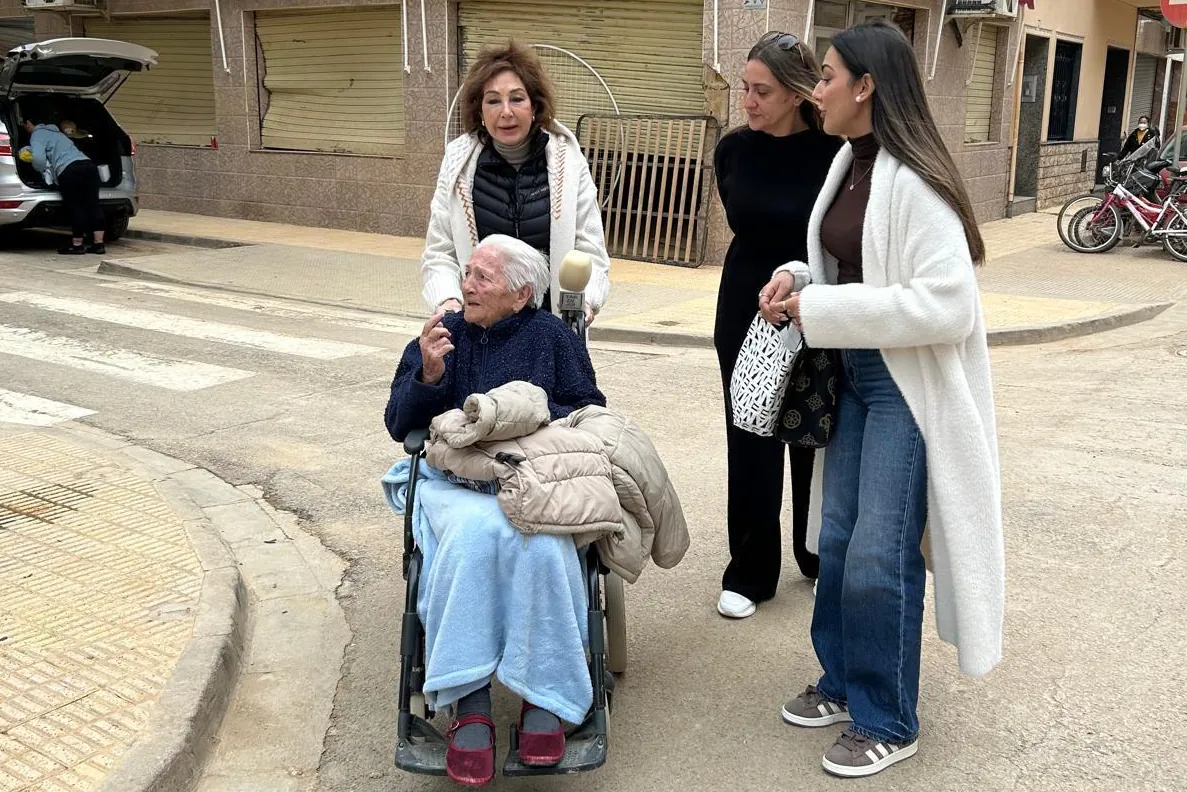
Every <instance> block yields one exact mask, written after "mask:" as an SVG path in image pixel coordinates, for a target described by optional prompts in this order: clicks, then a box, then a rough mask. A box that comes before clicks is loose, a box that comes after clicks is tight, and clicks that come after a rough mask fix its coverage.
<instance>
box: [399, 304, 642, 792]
mask: <svg viewBox="0 0 1187 792" xmlns="http://www.w3.org/2000/svg"><path fill="white" fill-rule="evenodd" d="M566 321H567V322H568V323H569V324H570V326H571V327H573V329H574V330H575V331H577V332H578V335H579V336H580V337H582V338H584V337H585V333H584V321H583V317H582V316H581V315H580V314H579V315H578V316H572V315H569V316H567V317H566ZM427 440H428V430H420V431H417V432H413V433H410V434H409V436H408V437H407V438H405V440H404V450H405V452H406V453H407V454H408V455H409V457H411V458H412V463H413V464H412V469H411V473H410V477H409V482H408V498H407V503H408V507H407V509H406V511H405V515H404V557H403V563H402V570H403V575H404V580H405V581H406V590H405V595H404V613H403V618H402V620H401V625H400V680H399V695H398V698H399V714H398V718H397V741H396V767H398V768H399V769H401V770H404V771H407V772H410V773H417V774H421V775H436V776H444V775H445V751H446V748H447V747H448V740H447V739H446V737H445V736H444V735H442V734H441V732H439V731H438V730H437V729H436V728H435V727H434V726H433V725H432V723H430V721H431V720H432V719H433V717H434V716H435V714H436V713H434V712H432V711H431V710H429V709H428V707H427V705H426V702H425V696H424V682H425V660H426V658H425V631H424V626H423V625H422V624H421V622H420V617H419V615H418V614H417V610H416V608H417V597H418V593H419V589H420V578H421V573H422V571H423V566H424V559H423V556H422V554H421V551H420V548H418V547H417V546H416V539H415V537H414V536H413V531H412V526H413V508H414V504H415V496H416V485H417V480H418V473H419V469H420V461H421V460H422V459H423V458H424V452H425V443H426V442H427ZM581 568H582V576H583V578H584V582H585V595H586V601H587V603H588V606H587V618H588V620H589V622H588V624H589V648H588V651H587V664H588V666H589V675H590V682H591V684H592V686H593V705H592V706H591V708H590V711H589V712H588V713H587V714H586V717H585V720H584V722H582V723H581V724H580V725H579V726H577V727H576V728H574V729H572V730H570V731H569V732H567V733H566V735H565V754H564V757H563V758H562V759H561V761H560V763H558V764H556V765H553V766H550V767H533V766H528V765H525V764H523V763H522V762H520V761H519V735H518V729H517V726H516V725H515V724H512V725H511V735H510V741H509V746H510V748H509V750H508V753H507V758H506V760H505V761H504V763H503V775H504V776H509V777H516V776H537V775H571V774H575V773H582V772H587V771H590V770H596V769H597V768H599V767H601V766H602V765H603V764H605V762H606V751H607V741H608V736H609V725H610V705H611V702H612V699H613V693H614V675H615V674H621V673H623V672H624V671H626V600H625V592H624V588H623V580H622V578H620V577H619V576H618V575H616V574H614V573H613V572H611V571H610V570H609V569H608V568H607V567H606V566H605V565H604V564H603V563H602V561H601V559H600V558H599V556H598V551H597V548H596V546H594V545H589V546H588V547H587V548H585V549H584V550H583V551H582V558H581Z"/></svg>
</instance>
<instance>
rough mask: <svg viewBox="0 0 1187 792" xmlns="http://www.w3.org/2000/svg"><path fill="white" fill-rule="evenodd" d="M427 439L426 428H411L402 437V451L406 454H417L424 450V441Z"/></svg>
mask: <svg viewBox="0 0 1187 792" xmlns="http://www.w3.org/2000/svg"><path fill="white" fill-rule="evenodd" d="M428 440H429V430H428V429H413V430H412V431H411V432H409V433H408V434H407V436H406V437H405V438H404V452H405V453H406V454H408V456H418V455H419V454H420V453H421V452H423V451H424V450H425V443H427V442H428Z"/></svg>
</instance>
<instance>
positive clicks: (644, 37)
mask: <svg viewBox="0 0 1187 792" xmlns="http://www.w3.org/2000/svg"><path fill="white" fill-rule="evenodd" d="M703 9H704V3H703V2H702V0H651V1H650V2H647V1H646V0H602V2H599V3H589V2H580V1H579V0H528V2H519V0H463V2H461V3H460V4H459V6H458V21H459V25H460V28H461V30H460V39H461V51H462V52H461V54H462V73H463V74H464V73H465V70H466V69H467V68H469V65H470V63H472V62H473V60H474V57H475V56H476V55H477V54H478V52H479V51H480V50H481V49H482V48H483V47H484V46H487V45H490V44H495V45H497V44H506V43H507V41H508V40H509V39H515V40H516V41H518V42H519V43H521V44H551V45H553V46H557V47H562V48H564V49H567V50H570V51H572V52H573V53H574V54H576V55H578V56H579V57H581V58H582V59H584V60H586V61H588V62H589V64H590V65H591V66H592V67H593V68H594V69H595V70H597V72H598V73H599V74H601V76H602V79H604V80H605V81H606V83H607V85H609V87H610V91H611V92H612V93H613V94H614V98H615V100H616V101H617V102H618V107H619V110H620V111H622V112H623V113H673V114H682V115H702V114H703V113H704V112H705V91H704V87H703V79H704V78H703V76H702V61H703V58H702V54H701V52H702V50H701V48H702V37H703V29H702V25H703V21H702V12H703ZM559 102H560V105H561V106H560V107H559V108H558V110H559V113H558V115H559V116H560V118H561V121H562V122H564V123H565V124H570V123H572V122H574V121H575V118H576V116H577V115H579V114H580V112H581V110H580V108H572V107H568V108H567V107H565V97H564V96H563V92H562V95H561V96H560V97H559Z"/></svg>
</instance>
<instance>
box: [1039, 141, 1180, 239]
mask: <svg viewBox="0 0 1187 792" xmlns="http://www.w3.org/2000/svg"><path fill="white" fill-rule="evenodd" d="M1154 150H1155V146H1154V142H1153V141H1150V142H1148V143H1146V144H1145V145H1143V146H1141V147H1140V148H1138V149H1137V150H1136V151H1134V152H1133V153H1132V154H1130V155H1129V156H1127V157H1124V158H1121V159H1118V158H1117V155H1116V154H1106V155H1105V159H1106V160H1107V161H1108V164H1106V165H1105V166H1104V168H1103V169H1102V171H1101V177H1102V179H1103V180H1104V186H1105V189H1104V191H1103V193H1101V192H1095V193H1088V194H1086V195H1078V196H1076V197H1075V198H1072V199H1070V200H1069V201H1068V202H1067V203H1065V204H1064V205H1063V206H1062V207H1061V208H1060V210H1059V216H1058V218H1057V219H1056V221H1055V229H1056V231H1057V232H1058V233H1059V238H1060V240H1061V241H1062V242H1063V244H1065V245H1067V246H1068V247H1069V248H1071V249H1072V250H1075V251H1076V252H1078V253H1091V252H1103V251H1101V250H1097V249H1096V243H1099V242H1100V241H1101V240H1099V239H1094V240H1093V243H1092V244H1084V243H1082V242H1081V240H1080V239H1079V238H1078V237H1077V236H1076V233H1075V231H1076V226H1075V225H1074V224H1075V223H1077V222H1081V221H1083V219H1084V217H1085V216H1086V215H1085V213H1082V212H1081V210H1082V209H1089V208H1091V209H1099V208H1100V205H1101V204H1102V203H1104V201H1105V198H1104V197H1102V196H1108V195H1109V194H1110V193H1112V192H1113V190H1114V188H1116V186H1117V185H1118V184H1123V185H1125V187H1126V189H1128V190H1129V191H1130V192H1132V193H1134V194H1135V195H1138V196H1140V197H1142V198H1145V199H1147V200H1149V201H1156V202H1157V201H1162V200H1163V199H1165V198H1166V197H1167V195H1169V193H1170V184H1169V183H1167V182H1164V181H1163V179H1162V177H1161V175H1160V174H1161V171H1162V170H1163V169H1164V168H1168V167H1169V166H1170V164H1171V163H1170V160H1150V159H1149V158H1150V157H1151V156H1152V155H1153V153H1154ZM1069 213H1070V214H1071V218H1072V223H1073V225H1071V226H1070V227H1065V223H1064V218H1065V217H1068V216H1069ZM1122 222H1123V225H1124V228H1123V229H1122V233H1121V235H1122V237H1128V236H1130V234H1132V233H1133V232H1134V231H1136V230H1138V229H1139V226H1138V225H1137V223H1136V222H1134V220H1133V218H1132V216H1130V215H1124V216H1123V217H1122ZM1069 237H1071V238H1070V239H1069ZM1073 239H1074V241H1073Z"/></svg>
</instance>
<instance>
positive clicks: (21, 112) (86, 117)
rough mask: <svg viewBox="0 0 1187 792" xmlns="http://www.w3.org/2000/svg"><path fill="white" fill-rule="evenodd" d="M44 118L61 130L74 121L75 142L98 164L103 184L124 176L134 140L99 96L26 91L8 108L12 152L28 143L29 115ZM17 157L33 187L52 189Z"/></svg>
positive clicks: (24, 177)
mask: <svg viewBox="0 0 1187 792" xmlns="http://www.w3.org/2000/svg"><path fill="white" fill-rule="evenodd" d="M30 116H31V117H33V118H38V119H45V122H46V123H53V124H57V125H58V128H59V129H61V128H62V127H63V125H64V123H65V122H66V121H70V122H73V124H74V127H75V129H77V133H75V134H74V135H72V136H71V139H72V140H73V141H74V145H76V146H78V149H79V151H81V152H82V153H83V154H85V155H86V156H87V158H88V159H90V160H91V162H94V163H95V165H97V166H99V173H100V176H105V177H106V178H105V179H103V186H104V187H115V186H116V185H118V184H119V183H120V182H121V181H122V180H123V178H124V173H123V159H122V158H123V157H127V156H130V155H131V153H132V140H131V138H129V137H128V135H127V134H126V133H125V132H124V130H122V129H121V128H120V126H119V124H117V123H116V122H115V119H114V118H112V117H111V113H109V112H107V108H106V107H104V106H103V104H102V103H101V102H99V101H98V100H97V99H92V98H89V97H80V96H71V95H69V94H25V95H22V96H20V97H18V98H16V99H14V100H12V101H11V102H10V103H9V106H8V107H7V108H6V118H5V120H6V121H7V122H8V128H9V129H10V130H12V131H13V133H14V134H13V136H12V137H13V151H14V152H15V151H16V150H18V149H20V148H23V147H25V146H27V145H29V133H28V132H26V131H25V128H24V120H25V118H27V117H30ZM15 159H16V166H17V174H18V175H19V176H20V177H21V181H23V182H24V183H25V184H27V185H29V186H30V187H37V188H41V189H47V188H51V187H52V185H47V184H46V182H45V177H44V175H43V174H42V173H40V172H38V171H37V170H36V169H34V167H33V164H32V163H29V162H23V161H21V159H20V158H19V157H18V158H15Z"/></svg>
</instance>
